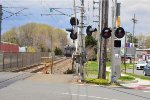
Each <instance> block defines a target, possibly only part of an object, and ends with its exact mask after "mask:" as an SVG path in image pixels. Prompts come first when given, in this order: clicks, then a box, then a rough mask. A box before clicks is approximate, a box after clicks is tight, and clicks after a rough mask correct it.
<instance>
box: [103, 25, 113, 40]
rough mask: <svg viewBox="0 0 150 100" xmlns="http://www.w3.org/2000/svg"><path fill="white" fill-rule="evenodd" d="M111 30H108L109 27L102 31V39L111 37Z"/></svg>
mask: <svg viewBox="0 0 150 100" xmlns="http://www.w3.org/2000/svg"><path fill="white" fill-rule="evenodd" d="M111 32H112V31H111V30H110V28H107V27H105V28H104V29H103V30H102V34H101V35H102V37H103V38H104V39H108V38H109V37H110V36H111Z"/></svg>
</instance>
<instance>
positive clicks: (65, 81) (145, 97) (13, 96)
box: [0, 73, 150, 100]
mask: <svg viewBox="0 0 150 100" xmlns="http://www.w3.org/2000/svg"><path fill="white" fill-rule="evenodd" d="M3 74H4V73H3ZM7 74H8V73H6V76H7ZM11 74H13V75H14V73H9V77H12V76H11ZM1 75H2V74H1ZM18 75H20V76H21V77H20V79H18V80H17V81H15V82H11V83H10V84H9V85H7V86H5V87H3V88H1V89H0V100H127V99H130V100H150V91H149V90H135V89H127V88H124V87H118V86H117V87H116V86H115V87H114V86H98V85H87V84H79V83H77V82H76V80H75V79H76V77H75V76H74V75H50V74H47V75H44V74H32V75H31V74H27V73H25V74H24V75H21V74H18V73H17V74H15V75H14V77H15V76H16V77H17V76H18ZM23 76H24V77H23ZM9 77H8V76H7V78H4V77H0V79H1V80H3V81H1V83H0V86H1V85H3V82H5V81H6V79H7V80H8V78H9ZM18 77H19V76H18ZM13 79H14V80H15V78H12V80H13Z"/></svg>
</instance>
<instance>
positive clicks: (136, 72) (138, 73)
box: [127, 69, 144, 75]
mask: <svg viewBox="0 0 150 100" xmlns="http://www.w3.org/2000/svg"><path fill="white" fill-rule="evenodd" d="M127 72H128V73H133V69H127ZM134 73H135V74H137V75H144V74H143V70H137V69H134Z"/></svg>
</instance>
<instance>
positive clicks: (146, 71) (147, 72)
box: [143, 62, 150, 76]
mask: <svg viewBox="0 0 150 100" xmlns="http://www.w3.org/2000/svg"><path fill="white" fill-rule="evenodd" d="M143 73H144V76H147V75H150V62H148V63H147V65H146V66H145V67H144V69H143Z"/></svg>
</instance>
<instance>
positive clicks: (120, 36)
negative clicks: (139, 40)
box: [115, 27, 125, 39]
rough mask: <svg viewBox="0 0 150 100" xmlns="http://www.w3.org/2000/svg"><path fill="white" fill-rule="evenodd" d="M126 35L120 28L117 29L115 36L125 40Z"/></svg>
mask: <svg viewBox="0 0 150 100" xmlns="http://www.w3.org/2000/svg"><path fill="white" fill-rule="evenodd" d="M124 35H125V31H124V29H123V28H122V27H119V28H117V29H116V31H115V36H116V37H117V38H119V39H120V38H123V37H124Z"/></svg>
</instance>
